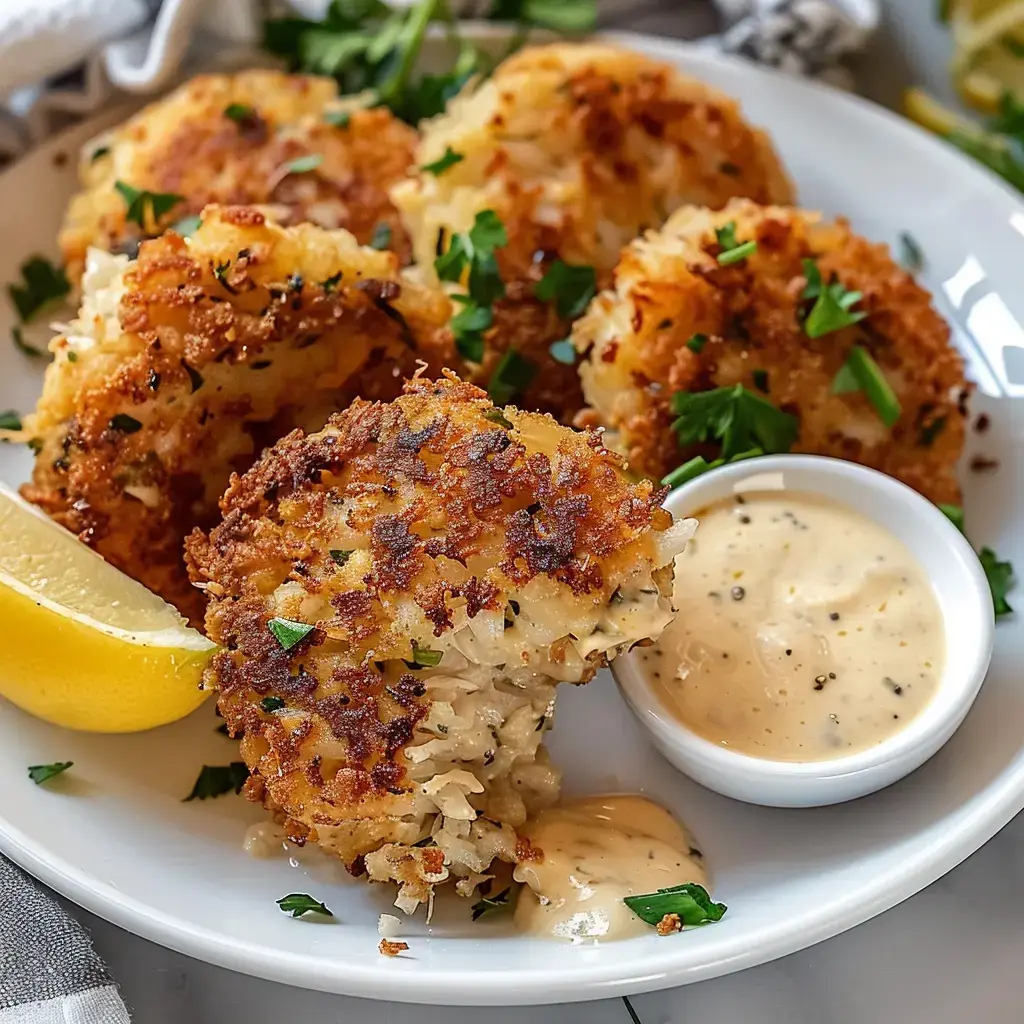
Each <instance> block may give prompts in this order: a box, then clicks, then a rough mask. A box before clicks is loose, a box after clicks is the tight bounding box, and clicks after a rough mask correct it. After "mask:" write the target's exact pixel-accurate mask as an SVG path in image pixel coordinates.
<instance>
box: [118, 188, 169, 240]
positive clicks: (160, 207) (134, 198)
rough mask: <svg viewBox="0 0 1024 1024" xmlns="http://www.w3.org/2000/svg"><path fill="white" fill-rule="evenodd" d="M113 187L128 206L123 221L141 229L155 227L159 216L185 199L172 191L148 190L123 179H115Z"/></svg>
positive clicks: (145, 229)
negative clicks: (136, 225) (136, 186)
mask: <svg viewBox="0 0 1024 1024" xmlns="http://www.w3.org/2000/svg"><path fill="white" fill-rule="evenodd" d="M114 188H115V189H116V190H117V191H118V192H119V193H120V195H121V198H122V199H123V200H124V201H125V204H126V205H127V206H128V211H127V213H125V215H124V219H125V221H126V222H127V223H129V224H132V223H135V224H138V225H139V227H140V228H142V230H143V231H147V230H150V228H155V227H156V226H157V224H158V223H159V221H160V218H161V217H163V216H164V215H165V214H167V213H170V211H171V210H173V209H174V207H175V206H177V205H178V203H183V202H184V201H185V197H184V196H179V195H176V194H175V193H173V192H148V191H146V190H145V189H139V188H135V187H134V186H132V185H129V184H127V182H124V181H115V182H114ZM147 215H148V216H147Z"/></svg>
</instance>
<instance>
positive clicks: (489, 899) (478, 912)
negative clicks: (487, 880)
mask: <svg viewBox="0 0 1024 1024" xmlns="http://www.w3.org/2000/svg"><path fill="white" fill-rule="evenodd" d="M511 893H512V888H511V886H509V887H508V888H506V889H503V890H502V891H501V892H499V893H498V894H497V895H496V896H484V897H483V898H482V899H480V900H478V901H477V902H476V903H474V904H473V920H474V921H479V920H480V918H481V917H486V916H487V915H488V914H495V913H499V912H500V911H502V910H508V908H509V897H510V896H511Z"/></svg>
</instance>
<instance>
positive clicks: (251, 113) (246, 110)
mask: <svg viewBox="0 0 1024 1024" xmlns="http://www.w3.org/2000/svg"><path fill="white" fill-rule="evenodd" d="M224 116H225V117H227V118H230V119H231V120H232V121H234V122H235V123H236V124H245V123H247V122H251V121H253V120H254V119H255V118H256V117H258V116H259V115H258V114H257V113H256V110H255V108H253V107H250V106H248V105H247V104H245V103H229V104H228V105H227V106H226V107H225V108H224Z"/></svg>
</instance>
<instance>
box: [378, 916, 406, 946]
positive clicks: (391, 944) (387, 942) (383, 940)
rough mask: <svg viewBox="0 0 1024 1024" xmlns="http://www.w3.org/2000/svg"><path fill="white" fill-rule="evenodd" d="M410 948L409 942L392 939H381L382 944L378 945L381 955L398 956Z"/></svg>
mask: <svg viewBox="0 0 1024 1024" xmlns="http://www.w3.org/2000/svg"><path fill="white" fill-rule="evenodd" d="M382 916H388V915H382ZM408 948H409V943H408V942H392V941H391V940H390V939H381V940H380V945H379V946H378V947H377V949H379V950H380V955H381V956H398V954H399V953H404V952H405V951H406V950H407V949H408Z"/></svg>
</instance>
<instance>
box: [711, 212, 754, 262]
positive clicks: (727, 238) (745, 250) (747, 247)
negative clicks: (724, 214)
mask: <svg viewBox="0 0 1024 1024" xmlns="http://www.w3.org/2000/svg"><path fill="white" fill-rule="evenodd" d="M715 239H716V240H717V242H718V244H719V245H720V246H721V248H722V251H721V252H720V253H719V254H718V263H719V265H720V266H723V267H726V266H728V265H729V264H730V263H739V262H740V261H741V260H745V259H746V258H747V257H748V256H749V255H750V254H751V253H753V252H754V251H755V250H756V249H757V242H755V241H750V242H738V241H737V240H736V221H734V220H731V221H729V223H728V224H725V225H724V226H723V227H720V228H716V229H715Z"/></svg>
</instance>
